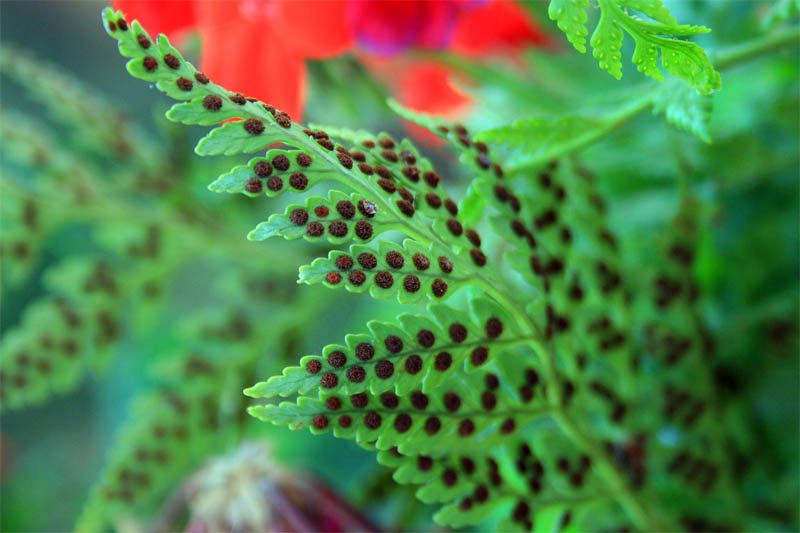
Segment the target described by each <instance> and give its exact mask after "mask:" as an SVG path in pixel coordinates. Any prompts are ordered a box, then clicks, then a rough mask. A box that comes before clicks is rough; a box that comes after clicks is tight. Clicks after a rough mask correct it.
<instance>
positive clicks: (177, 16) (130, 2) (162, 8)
mask: <svg viewBox="0 0 800 533" xmlns="http://www.w3.org/2000/svg"><path fill="white" fill-rule="evenodd" d="M112 5H113V6H114V8H115V9H121V10H122V12H123V13H125V17H126V18H127V19H128V21H129V22H130V21H133V20H134V19H135V20H138V21H139V22H140V23H141V24H142V26H144V28H145V29H146V30H147V32H148V33H150V35H156V34H158V33H163V34H165V35H167V36H168V37H169V38H170V39H176V38H177V37H178V36H179V34H180V33H181V32H182V31H185V30H188V29H190V28H191V27H192V26H194V24H195V9H194V2H193V1H191V0H114V1H113V2H112Z"/></svg>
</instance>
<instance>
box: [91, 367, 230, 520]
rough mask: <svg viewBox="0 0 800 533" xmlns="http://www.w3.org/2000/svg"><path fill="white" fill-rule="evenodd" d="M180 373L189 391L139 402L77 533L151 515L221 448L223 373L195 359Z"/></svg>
mask: <svg viewBox="0 0 800 533" xmlns="http://www.w3.org/2000/svg"><path fill="white" fill-rule="evenodd" d="M184 369H185V370H184V378H188V379H187V385H185V386H183V387H180V388H178V389H175V388H174V387H165V388H164V389H163V390H161V391H157V392H153V393H151V394H149V395H145V396H141V397H139V398H138V399H137V401H136V403H135V405H134V406H133V410H132V411H133V412H132V414H131V416H130V420H131V421H132V423H131V424H130V425H127V426H125V428H124V430H123V431H122V432H121V433H120V435H119V436H118V438H117V441H116V443H115V444H114V445H113V447H112V450H113V455H112V457H111V458H110V462H109V464H108V465H107V466H106V468H105V471H104V473H103V475H102V476H101V478H100V479H99V480H98V482H97V484H96V485H95V488H94V489H93V491H92V493H91V495H90V496H89V501H88V502H87V504H86V506H85V507H84V510H83V513H82V514H81V517H80V518H79V520H78V523H77V526H76V529H77V530H78V531H82V532H88V531H103V530H105V528H106V526H107V525H108V524H109V523H111V522H112V521H113V520H114V519H119V518H122V517H128V516H131V515H132V516H137V515H139V516H141V513H147V514H148V515H149V513H150V512H152V509H154V508H158V507H159V506H160V503H161V502H162V501H163V497H164V496H165V495H166V493H167V491H168V490H169V489H170V488H173V487H174V486H175V482H176V480H180V479H182V478H184V477H185V476H186V475H187V474H189V473H190V472H192V471H193V470H194V469H195V468H196V467H197V465H198V464H199V463H200V462H201V461H202V460H203V459H204V458H205V457H207V456H208V455H209V454H210V453H212V452H213V451H216V450H219V449H220V448H221V447H222V446H223V445H224V444H225V442H226V435H225V431H224V430H225V426H224V425H223V423H222V421H221V420H220V405H219V390H218V387H219V376H220V375H222V372H221V370H220V369H218V368H216V367H215V366H214V365H213V364H212V363H211V362H209V361H207V360H205V359H203V358H202V357H200V356H198V355H192V356H190V357H187V358H185V363H184ZM215 377H216V379H215ZM189 383H190V384H189ZM228 431H230V427H229V428H228ZM227 438H228V439H229V438H230V435H227Z"/></svg>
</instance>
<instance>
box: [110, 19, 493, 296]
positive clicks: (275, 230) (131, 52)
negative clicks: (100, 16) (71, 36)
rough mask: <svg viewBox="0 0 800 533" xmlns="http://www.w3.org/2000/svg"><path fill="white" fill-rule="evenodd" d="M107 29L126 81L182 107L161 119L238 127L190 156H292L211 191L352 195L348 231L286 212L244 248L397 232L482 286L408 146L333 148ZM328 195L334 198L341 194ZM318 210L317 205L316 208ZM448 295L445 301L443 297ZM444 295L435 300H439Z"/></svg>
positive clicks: (382, 143)
mask: <svg viewBox="0 0 800 533" xmlns="http://www.w3.org/2000/svg"><path fill="white" fill-rule="evenodd" d="M104 17H105V20H106V21H107V24H106V25H107V27H108V22H113V21H114V20H118V19H119V18H120V17H122V14H121V13H119V12H114V11H112V10H106V11H105V12H104ZM115 28H116V29H114V30H113V31H111V30H109V34H110V35H111V36H112V37H114V38H115V39H117V40H118V41H119V48H120V52H121V53H122V54H123V55H125V56H126V57H129V58H131V60H130V61H129V62H128V70H129V72H130V73H131V74H132V75H134V76H135V77H138V78H142V79H144V80H146V81H150V82H154V83H155V84H156V86H157V87H158V88H159V89H161V90H163V91H164V92H165V93H167V94H168V95H169V96H171V97H173V98H176V99H180V100H188V101H189V102H187V103H184V104H177V105H176V106H175V107H174V108H173V111H171V112H170V113H169V114H168V117H170V118H172V119H174V120H181V121H186V122H187V123H190V124H217V123H219V122H221V121H223V120H226V119H231V118H239V119H242V120H240V121H235V122H229V123H227V124H224V125H222V126H219V127H217V128H215V129H213V130H212V131H211V132H210V133H209V134H208V135H206V137H204V138H203V139H202V140H201V141H200V142H199V143H198V146H197V149H196V151H197V153H198V154H200V155H210V154H225V155H231V154H236V153H252V152H256V151H260V150H261V149H263V148H264V147H266V146H268V145H270V144H271V143H273V142H276V141H280V142H282V143H283V144H285V145H288V146H290V147H291V148H294V150H281V149H272V150H269V151H267V152H266V154H265V156H264V157H258V158H254V159H252V160H251V161H250V162H249V163H248V165H244V166H240V167H236V168H234V169H233V170H232V171H231V172H228V173H226V174H224V175H222V176H220V178H218V179H217V180H216V181H215V182H214V183H212V185H211V187H210V188H211V189H212V190H215V191H218V192H221V191H224V192H237V193H242V194H247V195H250V196H255V195H258V194H260V193H265V194H267V195H268V196H275V195H277V194H281V193H282V192H283V191H287V192H288V191H294V192H298V191H306V190H308V189H310V188H311V187H312V186H314V185H315V184H317V183H319V182H321V181H324V180H329V181H331V180H332V181H336V182H338V184H339V185H341V186H344V187H345V188H347V189H349V190H351V191H353V192H354V193H355V196H351V198H352V199H351V200H350V202H351V203H352V204H353V206H358V205H359V204H360V205H362V206H364V209H360V210H356V211H354V213H355V214H354V216H355V217H357V218H356V219H353V220H352V221H350V219H348V220H347V221H345V220H333V221H331V222H326V223H323V222H322V221H321V220H319V219H317V218H315V216H316V213H314V214H312V212H311V211H308V210H306V209H305V208H304V207H302V206H301V207H295V206H293V207H292V208H291V209H290V210H288V211H287V212H286V213H285V214H284V215H283V216H278V217H272V218H271V219H270V220H269V221H267V222H265V223H262V224H261V225H259V226H258V227H257V228H256V229H255V230H254V231H253V232H251V234H250V237H251V238H266V237H268V236H272V235H283V236H288V237H290V238H296V237H299V236H301V235H303V236H305V237H306V238H307V239H309V240H314V239H319V238H321V237H323V236H324V235H325V236H328V237H327V238H329V240H331V242H333V243H335V244H341V243H343V242H347V241H348V240H349V238H352V237H353V236H355V237H356V239H357V241H356V242H365V241H367V240H369V238H374V237H377V236H378V234H379V233H380V232H382V231H384V230H388V229H395V230H399V231H400V232H401V233H403V234H405V235H406V236H407V237H409V238H411V239H413V240H416V241H418V242H420V243H432V244H433V248H432V250H431V251H432V254H434V255H435V256H436V257H439V256H442V257H445V258H447V260H448V261H450V262H451V263H452V264H453V265H454V268H453V270H454V271H456V272H460V273H461V274H462V275H464V276H473V277H476V278H480V277H482V271H485V270H486V264H487V262H488V259H487V257H486V254H485V253H484V252H483V251H482V250H481V248H480V239H479V237H477V233H476V232H475V231H474V230H472V231H468V230H467V228H465V227H464V225H463V223H462V222H460V221H459V218H458V207H457V205H456V203H455V202H454V201H453V200H452V199H451V198H449V197H448V196H447V195H446V194H444V193H443V191H442V186H441V184H440V176H439V174H437V173H436V171H435V170H434V169H433V167H432V165H431V164H430V162H429V161H428V160H427V159H424V158H422V157H421V156H420V155H419V153H418V152H417V150H416V148H415V147H414V146H413V145H412V144H411V143H410V142H409V141H407V140H404V141H402V142H397V141H395V140H394V139H392V138H391V137H390V136H388V135H386V134H381V135H379V136H377V137H369V138H367V137H363V138H362V137H361V136H360V134H359V138H358V143H359V144H358V145H356V146H350V147H346V146H344V145H337V144H335V143H334V142H333V140H331V136H330V135H329V134H328V133H326V132H323V131H319V130H310V129H308V128H303V127H302V126H300V125H298V124H296V123H294V122H292V121H291V119H290V117H288V115H286V114H285V113H283V112H281V111H279V110H276V109H274V108H272V107H271V106H269V105H266V104H262V103H260V102H257V101H253V100H252V99H247V98H245V97H244V96H242V95H239V94H237V93H230V92H228V91H226V90H225V89H223V88H222V87H219V86H218V85H215V84H214V83H213V82H211V81H208V80H207V78H206V77H205V75H204V74H202V73H201V72H198V71H197V70H195V69H194V67H192V66H191V65H190V64H189V63H187V62H186V61H184V60H183V58H182V56H181V55H180V53H179V52H178V51H177V50H176V49H175V48H174V47H172V46H171V45H170V44H169V42H168V40H167V39H166V38H165V37H164V36H160V37H159V38H158V40H157V41H156V42H153V41H151V40H150V37H149V36H148V35H147V34H146V32H145V31H144V29H142V27H141V26H140V25H139V24H138V23H137V22H133V23H132V24H130V26H129V29H128V30H124V31H123V30H122V29H120V28H119V26H118V25H115ZM138 36H142V39H144V40H146V41H147V42H153V46H151V47H147V48H143V47H142V45H141V44H140V42H139V39H138ZM331 194H332V195H337V197H339V196H341V195H342V194H345V193H339V192H334V193H331ZM330 199H332V197H331V198H329V200H330ZM339 201H341V200H339ZM308 202H320V200H318V199H309V200H308ZM362 202H363V203H362ZM322 203H324V202H322ZM336 203H337V204H338V201H337V202H336ZM309 205H310V204H309ZM317 205H321V204H315V205H314V207H316V206H317ZM325 207H326V208H327V210H328V213H330V214H334V213H336V211H334V209H333V208H334V207H335V206H334V205H331V204H330V202H329V203H328V205H325ZM348 210H349V206H348ZM364 212H367V213H373V212H374V214H373V215H372V216H370V215H369V214H367V215H364V214H363V213H364ZM293 213H294V214H295V217H294V220H292V214H293ZM329 216H330V215H329ZM362 217H363V218H362ZM373 218H374V220H373ZM328 220H330V219H328ZM434 294H435V293H434ZM446 294H447V295H448V296H449V294H450V292H449V291H447V293H446ZM435 295H436V294H435ZM444 295H445V293H444V292H443V293H442V294H441V297H443V296H444Z"/></svg>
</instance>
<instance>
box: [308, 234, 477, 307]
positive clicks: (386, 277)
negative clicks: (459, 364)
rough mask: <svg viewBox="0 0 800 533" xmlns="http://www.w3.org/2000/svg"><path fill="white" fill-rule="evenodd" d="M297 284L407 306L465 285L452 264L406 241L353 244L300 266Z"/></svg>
mask: <svg viewBox="0 0 800 533" xmlns="http://www.w3.org/2000/svg"><path fill="white" fill-rule="evenodd" d="M299 282H300V283H306V284H308V285H313V284H317V283H324V284H325V285H327V286H329V287H342V286H343V287H345V288H346V289H347V290H348V291H350V292H356V293H362V292H366V291H369V293H370V295H371V296H372V297H373V298H377V299H382V298H397V300H398V301H399V302H400V303H404V304H411V303H419V302H422V301H425V300H426V299H439V298H441V297H442V296H444V294H446V293H447V292H448V291H452V292H455V291H457V290H458V289H459V288H461V287H462V286H466V285H467V284H468V283H469V279H468V278H464V277H463V276H460V275H459V274H458V273H457V272H454V271H453V265H452V262H451V261H449V260H448V259H447V258H445V257H439V258H437V257H435V256H433V255H432V254H431V246H430V245H428V246H423V245H421V244H419V243H417V242H416V241H413V240H411V239H406V240H405V241H403V243H402V245H398V244H395V243H392V242H387V241H381V242H379V244H378V249H377V250H375V249H374V248H370V247H367V246H360V245H353V246H351V247H350V249H349V250H348V253H344V252H339V251H334V252H330V253H329V254H328V257H325V258H323V257H320V258H317V259H315V260H314V261H313V262H312V263H311V264H310V265H305V266H301V267H300V278H299Z"/></svg>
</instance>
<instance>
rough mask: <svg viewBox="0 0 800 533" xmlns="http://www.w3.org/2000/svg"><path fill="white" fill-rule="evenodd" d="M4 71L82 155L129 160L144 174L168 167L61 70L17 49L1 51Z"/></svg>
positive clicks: (117, 114) (114, 111)
mask: <svg viewBox="0 0 800 533" xmlns="http://www.w3.org/2000/svg"><path fill="white" fill-rule="evenodd" d="M0 71H2V73H3V75H5V76H8V77H9V78H11V79H13V80H14V81H15V82H16V83H18V84H20V85H21V86H22V87H23V88H25V90H26V92H27V94H28V95H29V96H31V97H32V98H33V99H34V100H35V101H36V103H37V104H38V105H39V106H41V108H42V109H43V110H45V111H46V113H47V115H48V117H49V118H51V119H52V120H53V121H55V122H56V123H58V124H59V125H60V126H62V127H63V128H64V129H65V131H66V132H67V134H68V139H69V141H70V142H71V143H72V144H73V146H75V147H76V148H78V149H79V150H81V151H85V152H87V153H89V154H91V155H92V156H95V157H98V158H99V159H100V160H109V159H120V160H125V161H126V163H127V164H128V165H135V166H137V167H138V168H141V169H148V170H153V169H157V168H163V167H164V165H165V163H166V161H165V159H164V157H163V155H162V153H161V151H160V150H159V149H158V148H157V146H156V145H155V144H154V143H152V142H150V140H149V139H148V137H147V136H146V135H144V134H143V132H141V131H139V130H138V129H137V128H136V127H135V126H132V125H131V121H129V120H127V118H126V117H125V116H124V115H123V114H122V113H120V112H119V110H118V109H117V108H116V107H114V106H113V105H111V104H110V103H109V102H108V101H107V100H106V99H105V98H103V97H102V96H101V95H100V94H98V93H97V92H96V91H94V90H93V89H91V88H90V87H87V86H86V85H85V84H83V83H81V82H80V81H79V80H78V79H76V78H75V77H73V76H71V75H70V74H68V73H66V72H64V71H63V70H62V69H61V68H60V67H59V66H58V65H55V64H52V63H49V62H47V61H45V60H43V59H41V58H39V57H36V56H34V55H32V54H30V53H28V52H26V51H24V50H21V49H18V48H16V47H13V46H2V47H0ZM41 131H46V130H40V132H41ZM62 143H63V141H61V142H60V143H58V144H59V145H60V144H62ZM53 146H57V145H53Z"/></svg>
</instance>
